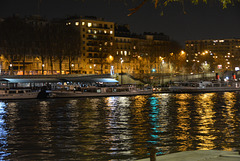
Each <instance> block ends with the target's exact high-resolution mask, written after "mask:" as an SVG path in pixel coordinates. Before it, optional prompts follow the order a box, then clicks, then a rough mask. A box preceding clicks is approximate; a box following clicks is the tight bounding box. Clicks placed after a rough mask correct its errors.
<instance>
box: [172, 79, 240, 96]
mask: <svg viewBox="0 0 240 161" xmlns="http://www.w3.org/2000/svg"><path fill="white" fill-rule="evenodd" d="M169 91H170V92H173V93H204V92H233V91H240V82H210V81H201V82H174V84H173V85H171V86H170V87H169Z"/></svg>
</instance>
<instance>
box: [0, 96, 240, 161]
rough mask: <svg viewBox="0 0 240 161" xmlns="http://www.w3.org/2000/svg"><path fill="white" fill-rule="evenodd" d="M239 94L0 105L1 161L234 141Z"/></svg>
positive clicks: (131, 155)
mask: <svg viewBox="0 0 240 161" xmlns="http://www.w3.org/2000/svg"><path fill="white" fill-rule="evenodd" d="M239 98H240V94H238V93H206V94H154V95H152V96H134V97H106V98H83V99H56V100H54V99H50V100H25V101H6V102H0V142H1V151H0V155H1V157H0V159H2V160H4V159H5V160H15V159H16V158H18V159H20V160H79V159H80V158H81V160H86V161H88V160H89V161H90V160H96V161H97V160H99V161H106V160H111V161H115V160H120V161H121V160H122V161H125V160H135V159H138V158H143V157H147V156H149V150H150V149H151V148H152V147H155V148H156V149H157V152H158V153H157V154H158V155H162V154H167V153H172V152H177V151H186V150H196V149H223V150H234V149H236V148H239V143H240V139H239V138H240V136H239V135H240V126H239V121H240V110H239V107H240V99H239Z"/></svg>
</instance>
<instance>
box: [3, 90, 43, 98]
mask: <svg viewBox="0 0 240 161" xmlns="http://www.w3.org/2000/svg"><path fill="white" fill-rule="evenodd" d="M38 94H39V91H36V90H31V89H8V88H0V100H10V99H11V100H14V99H33V98H37V97H38Z"/></svg>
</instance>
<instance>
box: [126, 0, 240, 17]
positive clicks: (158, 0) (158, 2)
mask: <svg viewBox="0 0 240 161" xmlns="http://www.w3.org/2000/svg"><path fill="white" fill-rule="evenodd" d="M148 1H150V0H142V2H141V3H140V4H139V5H138V6H137V7H135V8H132V9H129V11H130V12H131V13H130V14H128V16H131V15H132V14H134V13H135V12H137V11H138V10H139V9H140V8H141V7H142V6H143V5H144V4H145V3H146V2H148ZM152 2H153V3H154V6H155V8H158V7H166V6H167V5H169V4H171V3H174V2H175V3H176V2H177V3H181V4H182V6H183V12H184V13H186V12H185V3H186V2H188V1H187V0H152ZM202 2H203V3H205V4H208V3H210V2H216V3H217V4H220V5H221V6H222V8H223V9H224V8H227V7H228V6H229V5H233V6H234V5H235V4H236V3H239V2H240V0H202ZM191 3H192V4H194V5H197V4H199V3H200V1H199V0H191ZM162 14H163V12H162Z"/></svg>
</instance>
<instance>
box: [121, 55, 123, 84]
mask: <svg viewBox="0 0 240 161" xmlns="http://www.w3.org/2000/svg"><path fill="white" fill-rule="evenodd" d="M120 60H121V61H120V62H121V85H122V83H123V81H122V63H123V59H122V58H120Z"/></svg>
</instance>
